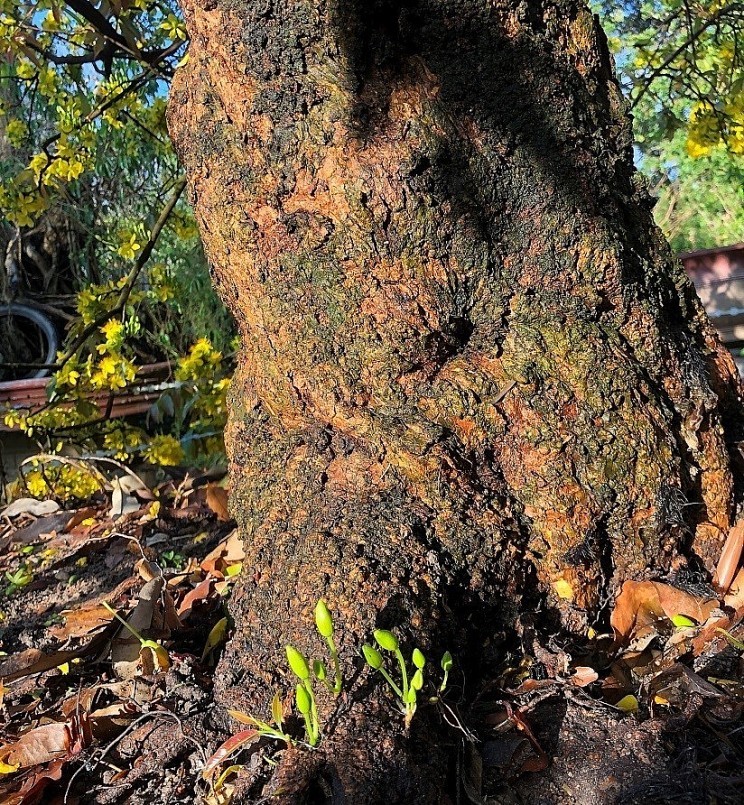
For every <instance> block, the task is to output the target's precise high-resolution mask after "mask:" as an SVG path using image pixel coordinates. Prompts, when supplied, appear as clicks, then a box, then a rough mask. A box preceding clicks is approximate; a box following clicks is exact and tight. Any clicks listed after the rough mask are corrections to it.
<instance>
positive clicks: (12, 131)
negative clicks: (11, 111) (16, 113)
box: [5, 119, 28, 148]
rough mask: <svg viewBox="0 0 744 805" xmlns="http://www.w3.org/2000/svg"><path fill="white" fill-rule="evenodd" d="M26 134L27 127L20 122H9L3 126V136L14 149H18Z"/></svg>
mask: <svg viewBox="0 0 744 805" xmlns="http://www.w3.org/2000/svg"><path fill="white" fill-rule="evenodd" d="M27 134H28V126H27V125H26V124H25V123H24V122H23V121H22V120H17V119H16V120H10V121H8V123H7V125H6V126H5V136H6V137H7V138H8V141H9V142H10V144H11V145H12V146H13V147H14V148H20V146H21V145H22V144H23V140H24V139H25V137H26V135H27Z"/></svg>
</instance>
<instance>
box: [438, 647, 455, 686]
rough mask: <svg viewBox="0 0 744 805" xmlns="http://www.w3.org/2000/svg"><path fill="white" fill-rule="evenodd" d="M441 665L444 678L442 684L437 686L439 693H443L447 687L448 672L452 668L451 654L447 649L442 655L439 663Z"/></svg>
mask: <svg viewBox="0 0 744 805" xmlns="http://www.w3.org/2000/svg"><path fill="white" fill-rule="evenodd" d="M440 665H441V666H442V670H443V671H444V679H443V680H442V684H441V686H440V688H439V692H440V693H444V691H445V689H446V687H447V681H448V680H449V673H450V671H451V670H452V655H451V654H450V653H449V651H445V652H444V654H443V655H442V662H441V663H440Z"/></svg>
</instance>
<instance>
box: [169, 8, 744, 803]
mask: <svg viewBox="0 0 744 805" xmlns="http://www.w3.org/2000/svg"><path fill="white" fill-rule="evenodd" d="M182 4H183V6H184V10H185V12H186V20H187V25H188V29H189V33H190V35H191V46H190V51H189V52H190V58H189V62H188V64H187V65H186V66H185V67H183V68H181V69H180V70H179V72H178V75H177V77H176V80H175V83H174V86H173V90H172V94H171V100H170V115H169V120H170V128H171V132H172V135H173V138H174V140H175V142H176V145H177V148H178V150H179V153H180V155H181V157H182V159H183V161H184V164H185V166H186V171H187V174H188V177H189V183H190V188H191V193H192V197H193V200H194V203H195V207H196V212H197V217H198V220H199V223H200V227H201V233H202V237H203V240H204V244H205V247H206V250H207V254H208V256H209V260H210V264H211V266H212V268H213V271H214V277H215V281H216V283H217V286H218V288H219V289H220V290H221V293H222V295H223V297H224V299H225V300H226V302H227V304H228V305H229V307H230V308H231V310H232V311H233V313H234V314H235V317H236V319H237V323H238V326H239V328H240V331H241V335H242V338H243V349H242V354H241V358H240V365H239V368H238V372H237V375H236V377H235V381H234V386H233V391H232V415H231V421H230V425H229V429H228V434H227V442H228V447H229V452H230V460H231V483H232V490H233V493H232V506H233V512H234V514H235V516H236V518H237V520H238V522H239V525H240V528H241V530H242V533H243V536H244V539H245V546H246V562H245V571H244V575H243V576H242V577H241V579H240V581H239V582H238V585H237V589H236V592H235V595H234V598H233V601H232V605H231V611H232V614H233V616H234V618H235V623H236V634H235V636H234V638H233V639H232V641H231V643H230V646H229V648H228V650H227V654H226V656H225V658H224V659H223V661H222V665H221V688H220V696H221V698H222V701H223V702H229V703H230V704H231V705H233V706H237V707H242V708H244V709H246V710H248V711H250V712H253V713H258V712H262V711H264V708H266V707H267V703H268V701H269V700H270V698H271V696H272V695H273V692H274V689H275V688H276V687H283V688H284V689H287V688H288V686H289V680H288V679H286V678H282V676H281V669H282V667H284V661H283V646H284V644H285V643H287V642H292V643H294V644H296V645H298V646H300V647H301V648H304V649H306V650H308V651H310V650H312V649H313V648H314V647H315V646H316V643H315V642H314V640H313V637H312V629H311V626H310V624H311V623H312V615H311V613H312V607H313V605H314V604H315V602H316V600H317V599H318V598H319V597H320V596H323V597H324V598H325V599H326V600H327V601H328V603H329V605H330V607H331V609H332V610H333V611H334V612H335V613H336V614H337V622H338V628H339V635H340V642H341V649H342V656H343V658H344V661H345V662H346V663H347V664H348V663H353V661H354V657H355V652H356V651H358V649H359V647H360V645H361V643H362V642H363V641H365V640H366V639H368V636H369V634H370V631H371V629H372V628H373V627H375V626H379V627H386V628H392V629H395V630H397V631H398V633H399V634H400V635H401V636H402V637H403V639H404V642H405V643H406V645H407V646H408V647H409V648H411V647H412V646H413V644H414V643H415V644H417V645H419V646H420V647H421V648H422V649H423V650H424V651H425V652H426V653H428V654H430V655H431V656H432V657H433V656H436V654H437V653H438V652H441V651H442V650H443V649H445V648H448V649H450V650H452V651H453V653H455V654H456V655H457V656H459V658H460V661H461V663H463V664H467V667H468V679H469V681H470V682H474V681H475V680H477V678H478V677H479V675H482V674H484V673H487V672H488V668H489V667H492V663H493V662H494V661H495V658H496V656H497V655H498V643H499V640H498V638H499V635H501V634H503V633H506V632H508V631H509V630H510V629H512V628H513V627H514V624H515V623H516V622H517V620H518V619H519V617H520V614H521V613H523V612H525V611H529V609H530V608H532V607H534V606H535V605H536V603H537V602H538V601H540V600H544V601H545V602H546V603H547V606H548V607H549V608H550V609H551V610H552V611H553V613H554V615H555V618H554V620H555V621H559V622H560V623H561V624H562V626H563V628H565V629H567V630H569V631H573V632H577V633H580V632H581V631H582V630H585V629H586V627H587V626H588V625H597V624H601V623H602V619H603V618H606V616H607V612H608V607H609V605H610V604H611V601H612V598H613V596H614V594H615V593H616V592H617V590H618V589H619V586H620V585H621V584H622V582H623V581H624V580H626V579H629V578H634V579H640V578H644V577H649V576H653V577H657V578H658V577H665V576H668V575H669V574H670V573H672V572H676V573H678V574H679V573H683V572H694V573H698V574H700V573H703V574H704V573H706V572H707V573H709V572H710V571H711V569H712V568H713V566H714V563H715V561H716V558H717V554H718V552H719V550H720V547H721V544H722V539H723V537H724V535H725V533H726V530H727V529H728V527H729V526H730V524H731V521H732V516H733V514H734V506H735V489H734V480H733V474H732V465H731V454H730V450H731V448H732V443H733V442H735V441H736V440H737V439H738V438H739V434H738V430H737V427H738V425H737V417H738V412H739V404H740V388H739V384H738V380H737V379H736V374H735V369H734V366H733V363H732V361H731V359H730V357H729V356H728V354H727V353H726V351H725V350H724V349H723V348H722V347H721V346H720V344H719V342H718V340H717V339H716V336H715V335H714V333H713V330H712V329H711V326H710V324H709V322H708V320H707V318H706V316H705V315H704V312H703V311H702V309H701V306H700V303H699V301H698V299H697V297H696V295H695V293H694V291H693V289H692V287H691V285H690V283H689V282H688V280H687V279H686V278H685V276H684V274H683V272H682V269H681V267H680V266H679V264H678V263H677V262H676V261H675V260H674V259H673V257H672V255H671V254H670V252H669V249H668V246H667V245H666V243H665V242H664V240H663V238H662V236H661V234H660V233H659V231H658V230H657V228H656V227H655V226H654V224H653V220H652V216H651V202H650V200H649V196H648V194H647V192H646V190H645V189H644V188H643V186H642V183H641V182H640V181H639V180H638V176H637V175H636V173H635V171H634V168H633V163H632V145H631V126H630V121H629V118H628V115H627V111H626V106H625V103H624V101H623V99H622V97H621V94H620V91H619V89H618V85H617V83H616V81H615V78H614V76H613V69H612V65H611V60H610V57H609V54H608V50H607V46H606V42H605V39H604V36H603V34H602V32H601V30H600V29H599V27H598V25H597V23H596V21H595V19H594V18H593V17H592V15H591V14H590V13H589V11H588V10H587V9H586V7H585V6H584V4H583V3H582V2H579V1H578V0H553V1H552V2H551V1H549V0H532V1H531V2H519V1H518V0H489V1H487V0H332V1H331V0H292V2H289V0H262V1H261V2H259V1H258V0H182ZM370 681H372V680H369V679H368V677H367V676H365V675H364V674H362V675H361V676H360V677H358V678H357V677H355V679H354V681H353V683H352V682H348V683H347V690H348V691H349V693H348V695H346V696H344V697H342V703H341V704H338V703H336V702H334V701H330V700H327V701H326V700H323V701H322V703H321V705H322V706H321V710H322V716H323V720H324V722H325V723H326V734H325V737H324V741H323V743H322V745H321V746H322V748H321V749H320V750H319V751H317V752H314V753H312V756H311V757H310V756H307V757H306V758H305V760H303V761H300V760H298V757H299V755H297V754H296V753H293V754H291V756H288V758H289V757H291V758H293V760H291V761H290V760H289V759H288V760H287V762H285V764H284V765H283V767H282V769H280V771H279V772H278V774H277V780H279V781H281V783H279V782H278V783H277V786H279V787H280V788H281V790H282V791H284V792H285V794H284V796H285V797H286V798H287V801H291V798H292V796H293V794H292V793H291V792H292V791H293V790H294V791H300V790H301V789H302V788H303V786H305V785H307V784H308V780H309V779H310V778H311V777H312V774H310V773H309V772H308V769H310V767H311V766H312V767H313V768H314V769H316V771H317V769H320V768H321V767H322V768H326V769H331V770H332V773H331V772H329V774H331V777H332V778H333V779H335V780H336V781H337V782H338V784H339V785H340V786H341V787H342V789H343V791H344V792H345V795H346V796H347V797H348V801H350V802H355V803H361V802H367V801H370V802H372V801H378V799H380V798H381V797H384V796H387V797H388V801H399V800H396V799H395V796H399V797H402V798H403V799H401V800H400V801H404V799H405V798H406V797H407V799H405V801H409V802H413V801H422V802H435V801H439V800H438V799H437V797H438V796H439V793H438V792H439V791H441V788H440V786H441V775H442V774H443V773H444V771H443V770H444V769H445V768H446V763H444V762H442V763H441V764H440V771H438V772H432V771H431V764H432V756H431V755H428V756H427V755H426V753H427V752H430V750H431V747H430V745H429V742H427V741H426V740H425V739H424V738H423V737H421V736H419V740H413V739H411V738H410V736H408V735H407V734H406V733H405V731H404V730H403V729H402V727H401V726H400V724H399V722H398V720H396V719H395V717H394V716H391V715H390V714H389V713H388V715H387V716H385V717H384V718H385V719H387V720H388V721H384V722H383V721H380V719H381V718H382V717H383V716H382V715H381V712H383V711H379V708H380V707H382V708H383V710H384V701H385V700H384V696H379V697H377V698H375V697H374V696H372V697H367V698H364V697H362V696H361V695H357V694H359V688H360V686H362V685H367V684H368V683H369V682H370ZM373 702H377V704H372V703H373ZM380 702H382V704H380ZM375 708H377V709H375ZM426 718H427V716H426V715H423V716H422V717H421V720H420V725H421V728H423V726H424V725H426V724H427V721H426ZM416 723H417V720H416V719H415V720H414V725H413V729H414V732H415V730H416ZM430 734H432V733H427V735H430ZM442 746H443V744H442ZM440 751H441V752H442V753H444V749H440ZM421 753H423V757H422V756H420V754H421ZM427 766H428V768H427ZM300 768H302V769H304V771H302V773H300V772H299V771H298V769H300ZM292 781H294V782H292ZM391 791H392V792H395V796H393V797H392V798H391V795H390V792H391ZM350 792H351V793H350ZM298 796H299V794H298Z"/></svg>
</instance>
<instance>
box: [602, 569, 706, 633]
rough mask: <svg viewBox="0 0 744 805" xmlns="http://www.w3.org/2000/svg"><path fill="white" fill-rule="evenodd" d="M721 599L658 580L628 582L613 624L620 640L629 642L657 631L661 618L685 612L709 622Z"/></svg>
mask: <svg viewBox="0 0 744 805" xmlns="http://www.w3.org/2000/svg"><path fill="white" fill-rule="evenodd" d="M718 603H719V602H718V601H717V600H716V599H712V598H703V597H700V596H695V595H692V594H690V593H687V592H685V591H684V590H680V589H679V588H677V587H672V586H671V585H670V584H662V583H661V582H658V581H626V582H625V584H623V587H622V590H621V592H620V595H619V596H618V598H617V601H615V608H614V609H613V611H612V616H611V618H610V623H611V625H612V628H613V629H614V630H615V636H616V639H617V641H618V642H627V641H628V640H629V639H630V638H631V637H632V636H633V637H640V636H642V635H643V634H648V633H649V632H650V631H653V630H654V624H655V623H656V622H657V621H658V620H659V619H661V618H666V619H671V618H672V617H674V616H675V615H685V616H687V617H688V618H692V619H693V620H694V621H696V622H697V623H703V622H704V621H706V620H707V619H708V618H709V617H710V615H711V613H712V612H713V611H714V610H715V609H717V608H718Z"/></svg>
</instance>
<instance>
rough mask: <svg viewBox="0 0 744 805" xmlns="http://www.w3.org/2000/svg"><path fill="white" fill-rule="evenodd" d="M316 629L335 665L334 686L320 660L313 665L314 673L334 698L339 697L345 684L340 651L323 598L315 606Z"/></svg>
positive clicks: (329, 613)
mask: <svg viewBox="0 0 744 805" xmlns="http://www.w3.org/2000/svg"><path fill="white" fill-rule="evenodd" d="M315 627H316V628H317V630H318V634H319V635H320V636H321V637H322V638H323V639H324V640H325V641H326V644H327V646H328V652H329V653H330V655H331V662H332V663H333V684H331V683H330V682H328V681H327V679H326V677H327V673H326V668H325V665H324V664H323V663H322V662H321V661H320V660H315V662H314V663H313V672H314V673H315V676H316V677H317V679H318V680H319V681H320V682H322V683H323V684H324V685H325V686H326V687H327V688H328V690H330V691H331V693H333V695H334V696H338V695H339V693H341V685H342V683H343V680H342V677H341V663H340V662H339V658H338V649H337V648H336V643H335V641H334V639H333V618H332V616H331V612H330V610H329V609H328V606H327V605H326V602H325V601H324V600H323V599H322V598H321V599H320V600H319V601H318V603H317V604H316V605H315Z"/></svg>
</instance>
